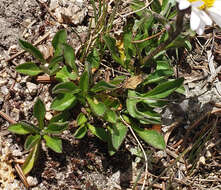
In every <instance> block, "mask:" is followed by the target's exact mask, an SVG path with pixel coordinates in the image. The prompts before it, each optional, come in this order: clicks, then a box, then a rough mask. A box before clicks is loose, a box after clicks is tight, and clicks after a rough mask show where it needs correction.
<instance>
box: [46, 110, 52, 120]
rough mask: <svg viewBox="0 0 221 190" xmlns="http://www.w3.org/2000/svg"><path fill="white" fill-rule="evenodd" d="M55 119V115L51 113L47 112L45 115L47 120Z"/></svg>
mask: <svg viewBox="0 0 221 190" xmlns="http://www.w3.org/2000/svg"><path fill="white" fill-rule="evenodd" d="M52 117H53V115H52V114H51V113H50V112H46V114H45V119H46V120H48V121H49V120H51V118H52Z"/></svg>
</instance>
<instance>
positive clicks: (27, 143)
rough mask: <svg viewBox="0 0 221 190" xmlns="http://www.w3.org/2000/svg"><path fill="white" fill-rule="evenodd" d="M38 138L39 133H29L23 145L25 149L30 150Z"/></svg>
mask: <svg viewBox="0 0 221 190" xmlns="http://www.w3.org/2000/svg"><path fill="white" fill-rule="evenodd" d="M40 140H41V136H40V135H29V136H28V137H27V139H26V140H25V145H24V148H25V150H30V149H31V148H32V147H33V146H35V145H36V144H37V143H39V142H40Z"/></svg>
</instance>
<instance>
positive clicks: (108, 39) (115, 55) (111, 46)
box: [103, 35, 125, 66]
mask: <svg viewBox="0 0 221 190" xmlns="http://www.w3.org/2000/svg"><path fill="white" fill-rule="evenodd" d="M103 39H104V41H105V44H106V45H107V47H108V49H109V51H110V53H111V55H112V58H113V60H114V61H116V62H117V63H119V64H120V65H122V66H125V64H124V62H123V61H122V60H121V58H120V57H119V55H118V51H117V48H116V41H115V39H114V38H112V37H110V36H109V35H106V36H104V37H103Z"/></svg>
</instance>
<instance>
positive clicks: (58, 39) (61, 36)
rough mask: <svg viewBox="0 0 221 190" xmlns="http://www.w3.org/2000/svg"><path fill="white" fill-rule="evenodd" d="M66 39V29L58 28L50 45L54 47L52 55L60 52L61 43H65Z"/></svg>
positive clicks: (57, 54)
mask: <svg viewBox="0 0 221 190" xmlns="http://www.w3.org/2000/svg"><path fill="white" fill-rule="evenodd" d="M66 41H67V32H66V30H64V29H63V30H60V31H58V32H57V33H56V34H55V36H54V38H53V40H52V46H53V48H54V51H55V53H54V56H59V55H61V54H62V51H63V44H65V43H66Z"/></svg>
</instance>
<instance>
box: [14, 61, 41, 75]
mask: <svg viewBox="0 0 221 190" xmlns="http://www.w3.org/2000/svg"><path fill="white" fill-rule="evenodd" d="M16 71H17V72H19V73H22V74H25V75H29V76H36V75H38V74H39V73H42V72H43V71H42V70H41V69H40V68H39V67H38V66H37V65H36V64H35V63H32V62H26V63H23V64H20V65H18V66H16Z"/></svg>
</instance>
